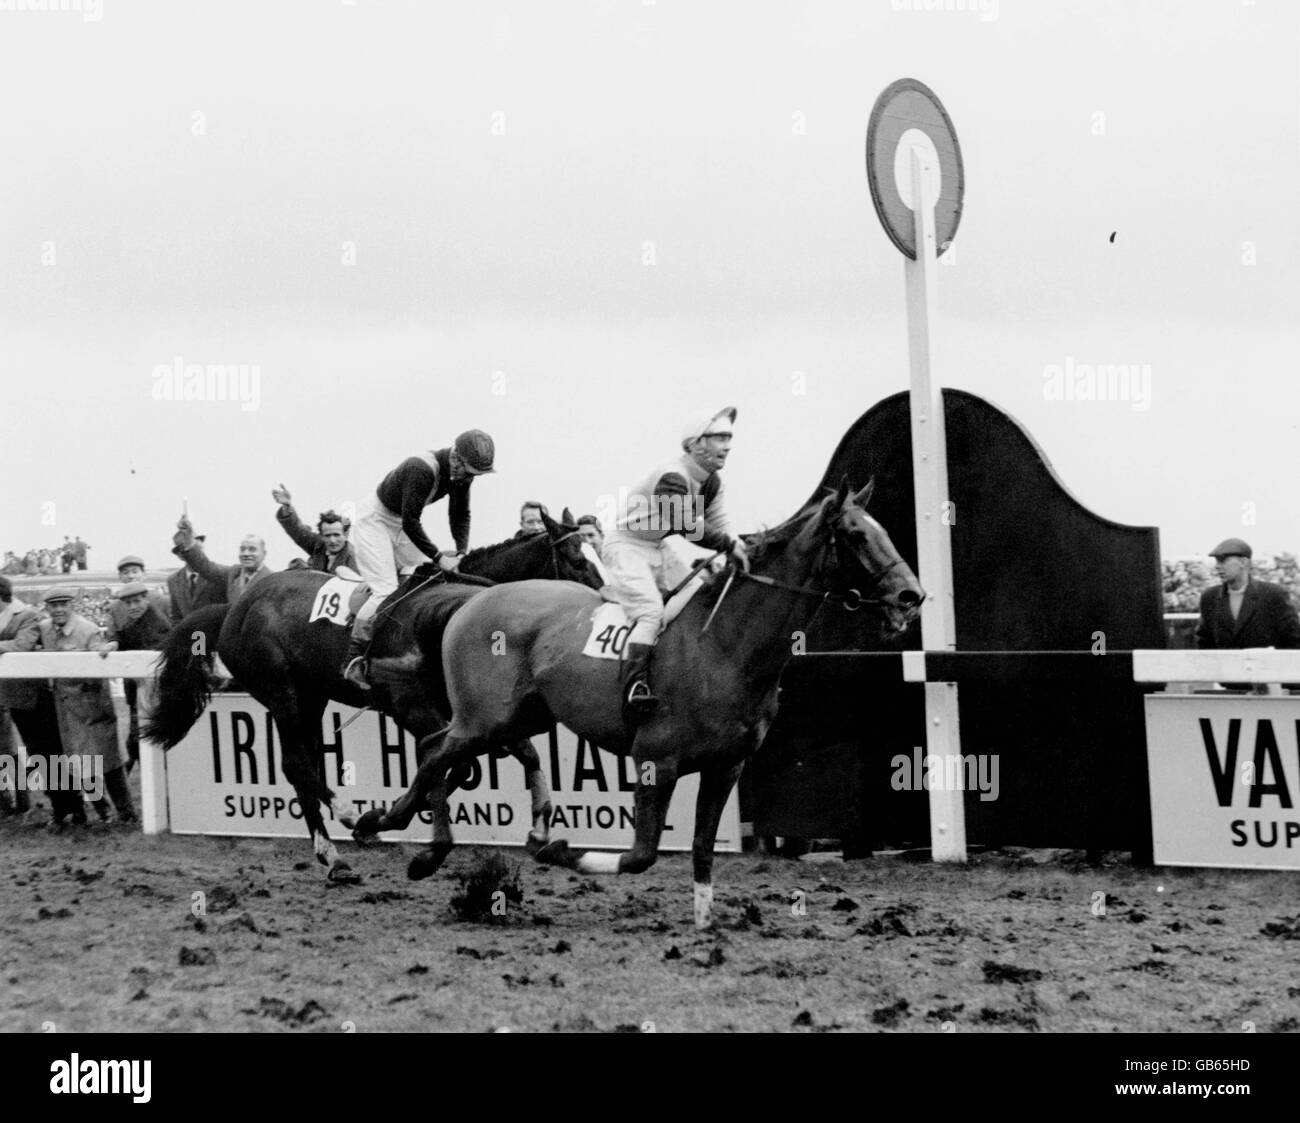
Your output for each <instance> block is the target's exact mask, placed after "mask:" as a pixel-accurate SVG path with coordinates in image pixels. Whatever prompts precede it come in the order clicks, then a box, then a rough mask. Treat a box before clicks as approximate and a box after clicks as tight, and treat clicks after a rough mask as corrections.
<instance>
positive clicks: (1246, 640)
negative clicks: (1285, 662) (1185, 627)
mask: <svg viewBox="0 0 1300 1123" xmlns="http://www.w3.org/2000/svg"><path fill="white" fill-rule="evenodd" d="M1210 556H1211V557H1212V558H1214V571H1215V573H1216V575H1217V576H1218V578H1219V580H1220V581H1221V582H1222V584H1221V585H1216V586H1214V588H1212V589H1206V591H1205V592H1203V593H1202V594H1201V619H1200V622H1199V623H1198V624H1197V625H1196V646H1197V647H1199V648H1214V649H1218V648H1237V647H1282V648H1296V647H1300V618H1298V617H1297V616H1296V610H1295V606H1294V605H1292V603H1291V597H1290V594H1288V593H1287V591H1286V590H1285V589H1284V588H1282V586H1280V585H1272V584H1270V583H1269V582H1267V581H1256V580H1255V579H1254V578H1253V577H1251V575H1250V558H1251V549H1250V546H1249V545H1248V544H1247V543H1245V542H1243V541H1242V540H1241V539H1240V538H1226V539H1224V540H1223V541H1222V542H1220V543H1219V544H1218V545H1217V546H1215V547H1214V549H1213V550H1211V551H1210ZM1224 685H1225V686H1228V687H1232V688H1237V687H1244V686H1248V684H1245V683H1241V684H1238V683H1225V684H1224Z"/></svg>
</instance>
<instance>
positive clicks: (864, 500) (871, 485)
mask: <svg viewBox="0 0 1300 1123" xmlns="http://www.w3.org/2000/svg"><path fill="white" fill-rule="evenodd" d="M875 490H876V477H875V476H872V477H871V479H869V480H868V481H867V486H866V487H864V488H863V489H862V490H861V491H859V492H858V493H857V495H855V496H854V497H853V502H854V503H856V504H857V505H858V506H859V507H864V508H865V507H866V505H867V504H868V503H870V502H871V496H872V493H873V492H874V491H875Z"/></svg>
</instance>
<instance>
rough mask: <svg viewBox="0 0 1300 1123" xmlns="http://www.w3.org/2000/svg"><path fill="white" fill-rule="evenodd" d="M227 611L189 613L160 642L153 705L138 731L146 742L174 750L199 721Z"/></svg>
mask: <svg viewBox="0 0 1300 1123" xmlns="http://www.w3.org/2000/svg"><path fill="white" fill-rule="evenodd" d="M229 611H230V605H229V604H215V605H212V606H211V607H209V608H200V609H199V610H198V611H197V612H191V613H190V614H189V615H188V616H187V617H185V619H184V620H182V621H181V622H180V623H179V624H177V625H176V627H174V628H173V629H172V630H171V634H170V635H168V637H167V639H166V640H165V641H164V642H163V648H162V656H161V662H162V671H161V672H160V674H159V675H158V685H157V689H156V691H155V692H154V704H153V707H152V708H151V709H150V711H149V714H148V716H147V717H146V718H145V721H144V724H143V726H142V727H141V730H140V735H141V736H142V737H144V738H145V739H146V740H149V741H153V742H154V743H155V744H159V745H161V746H162V747H163V748H164V749H170V748H174V747H175V746H176V745H178V744H180V742H181V740H182V739H183V738H184V737H185V734H187V733H188V732H189V731H190V728H191V726H193V725H194V723H195V722H196V721H198V720H199V715H200V714H201V713H203V710H204V707H206V706H207V704H208V700H209V699H210V698H211V697H212V656H213V655H214V654H215V653H216V649H217V636H219V635H220V634H221V625H222V624H223V623H224V621H225V619H226V613H227V612H229Z"/></svg>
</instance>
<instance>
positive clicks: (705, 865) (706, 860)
mask: <svg viewBox="0 0 1300 1123" xmlns="http://www.w3.org/2000/svg"><path fill="white" fill-rule="evenodd" d="M743 767H744V762H743V761H742V762H741V763H740V764H736V765H733V766H732V767H730V768H727V767H725V766H723V767H720V768H710V769H707V770H705V771H703V772H701V773H700V792H699V795H698V796H697V797H696V799H695V842H694V845H693V846H692V848H691V857H692V858H693V859H694V865H695V927H696V928H707V927H709V925H710V923H711V922H712V921H711V914H712V912H713V846H714V843H715V842H716V841H717V838H718V823H719V822H720V821H721V820H722V809H723V808H724V807H725V806H726V805H727V797H728V796H730V795H731V789H732V788H734V787H735V786H736V781H737V780H738V779H740V770H741V769H742V768H743Z"/></svg>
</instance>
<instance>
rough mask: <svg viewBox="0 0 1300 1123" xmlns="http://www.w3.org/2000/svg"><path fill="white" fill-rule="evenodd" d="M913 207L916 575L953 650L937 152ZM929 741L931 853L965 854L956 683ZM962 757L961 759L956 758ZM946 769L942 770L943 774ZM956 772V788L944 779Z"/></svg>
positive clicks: (932, 621)
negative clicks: (937, 333)
mask: <svg viewBox="0 0 1300 1123" xmlns="http://www.w3.org/2000/svg"><path fill="white" fill-rule="evenodd" d="M910 159H911V184H912V214H913V216H914V221H915V224H916V225H915V230H916V260H915V261H912V260H910V259H907V258H904V261H903V268H904V272H905V274H906V277H907V341H908V356H909V365H910V368H911V412H912V480H913V484H914V486H915V489H916V548H917V562H918V564H919V566H920V570H921V572H920V573H919V574H918V578H919V579H920V582H921V585H922V586H923V587H924V588H925V591H926V599H925V603H924V604H923V605H922V606H921V645H922V647H924V648H925V650H926V651H952V650H955V648H956V645H957V627H956V623H955V617H954V615H953V594H952V542H951V537H950V533H949V526H950V525H951V523H952V517H953V513H954V512H953V511H952V508H951V507H950V506H948V505H947V502H948V457H947V451H946V449H947V446H946V443H945V437H944V420H943V397H942V395H941V393H940V390H939V388H938V387H937V386H935V385H934V384H933V383H932V381H931V378H930V316H931V312H932V310H933V307H934V302H935V290H936V282H937V276H936V269H937V264H938V263H937V259H936V255H935V248H936V247H935V233H934V204H935V199H934V198H932V197H931V195H930V193H929V192H928V191H927V190H926V181H927V180H931V181H935V180H937V179H938V175H939V171H938V168H937V167H935V166H933V163H932V161H933V159H934V157H933V156H930V155H927V154H925V153H923V152H922V151H921V149H919V148H915V147H913V148H912V150H911V157H910ZM925 740H926V749H927V752H928V755H929V756H930V758H931V760H932V762H933V767H932V768H931V769H930V773H929V774H930V854H931V857H932V859H933V860H934V861H936V862H964V861H966V809H965V806H964V805H963V803H962V798H963V797H962V791H961V781H960V778H961V776H962V769H961V767H960V757H961V734H960V728H959V724H958V719H957V684H956V683H955V682H928V683H926V684H925ZM954 757H956V758H957V760H955V761H954V760H953V759H952V758H954ZM940 770H942V775H941V776H940V775H938V774H937V773H939V772H940ZM953 778H956V779H957V781H958V782H957V785H956V790H950V789H949V787H948V785H947V783H945V782H941V781H943V780H950V779H953Z"/></svg>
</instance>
